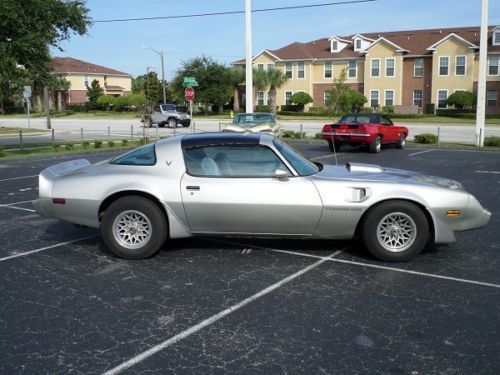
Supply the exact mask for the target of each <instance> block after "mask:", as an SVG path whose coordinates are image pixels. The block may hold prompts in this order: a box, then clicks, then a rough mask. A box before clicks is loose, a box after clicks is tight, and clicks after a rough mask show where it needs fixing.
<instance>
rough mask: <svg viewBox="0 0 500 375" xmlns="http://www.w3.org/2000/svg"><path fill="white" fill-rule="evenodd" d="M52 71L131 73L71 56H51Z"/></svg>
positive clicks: (120, 74)
mask: <svg viewBox="0 0 500 375" xmlns="http://www.w3.org/2000/svg"><path fill="white" fill-rule="evenodd" d="M52 72H53V73H81V74H106V75H116V76H127V77H130V76H131V75H130V74H128V73H123V72H120V71H119V70H115V69H111V68H106V67H105V66H101V65H96V64H92V63H88V62H86V61H82V60H78V59H74V58H72V57H53V58H52Z"/></svg>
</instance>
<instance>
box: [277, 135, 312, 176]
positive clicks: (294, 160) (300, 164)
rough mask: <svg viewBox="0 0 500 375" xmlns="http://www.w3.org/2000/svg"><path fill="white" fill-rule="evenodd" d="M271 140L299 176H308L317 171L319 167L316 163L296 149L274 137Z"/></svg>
mask: <svg viewBox="0 0 500 375" xmlns="http://www.w3.org/2000/svg"><path fill="white" fill-rule="evenodd" d="M273 142H274V145H275V146H276V148H277V149H278V150H279V152H280V153H281V154H282V155H283V156H284V157H285V159H286V160H287V161H288V162H289V163H290V164H291V165H292V167H293V169H295V171H296V172H297V173H298V174H299V175H300V176H310V175H312V174H314V173H316V172H318V171H319V167H318V166H317V165H316V164H314V163H313V162H311V161H309V160H308V159H306V158H305V157H303V156H302V155H301V154H299V153H298V152H297V151H296V150H294V149H293V148H291V147H290V146H288V145H286V144H285V143H283V142H281V141H280V140H279V139H277V138H275V139H274V140H273Z"/></svg>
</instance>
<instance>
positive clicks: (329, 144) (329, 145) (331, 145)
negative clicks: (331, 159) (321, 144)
mask: <svg viewBox="0 0 500 375" xmlns="http://www.w3.org/2000/svg"><path fill="white" fill-rule="evenodd" d="M341 146H342V143H340V142H335V141H334V142H328V148H330V151H331V152H339V150H340V147H341ZM334 147H335V149H334Z"/></svg>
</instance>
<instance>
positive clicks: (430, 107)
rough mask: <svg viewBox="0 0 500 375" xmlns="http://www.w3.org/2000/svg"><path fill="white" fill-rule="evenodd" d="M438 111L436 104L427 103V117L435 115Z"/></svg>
mask: <svg viewBox="0 0 500 375" xmlns="http://www.w3.org/2000/svg"><path fill="white" fill-rule="evenodd" d="M435 109H436V105H435V104H434V103H427V104H426V105H425V113H426V114H427V115H433V114H434V111H435Z"/></svg>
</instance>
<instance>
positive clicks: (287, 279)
mask: <svg viewBox="0 0 500 375" xmlns="http://www.w3.org/2000/svg"><path fill="white" fill-rule="evenodd" d="M341 251H342V250H338V251H336V252H334V253H333V254H331V255H330V256H328V257H324V258H321V259H320V260H318V261H317V262H315V263H313V264H311V265H309V266H307V267H305V268H302V269H301V270H300V271H297V272H295V273H294V274H293V275H290V276H288V277H285V278H284V279H282V280H280V281H278V282H277V283H274V284H273V285H271V286H268V287H267V288H265V289H262V290H261V291H260V292H257V293H255V294H254V295H253V296H250V297H248V298H246V299H244V300H242V301H241V302H239V303H237V304H235V305H233V306H231V307H228V308H227V309H225V310H223V311H221V312H220V313H218V314H215V315H213V316H211V317H210V318H207V319H205V320H203V321H201V322H200V323H198V324H196V325H194V326H192V327H190V328H188V329H186V330H184V331H182V332H181V333H178V334H177V335H175V336H173V337H171V338H169V339H168V340H165V341H163V342H162V343H160V344H158V345H155V346H153V347H152V348H150V349H148V350H146V351H144V352H142V353H140V354H138V355H137V356H135V357H133V358H131V359H129V360H128V361H126V362H123V363H122V364H120V365H118V366H116V367H114V368H112V369H111V370H108V371H106V372H105V373H104V375H114V374H119V373H121V372H123V371H125V370H127V369H129V368H131V367H133V366H135V365H136V364H138V363H140V362H142V361H144V360H145V359H148V358H149V357H151V356H152V355H154V354H156V353H158V352H159V351H162V350H163V349H166V348H168V347H169V346H171V345H173V344H175V343H177V342H179V341H181V340H182V339H185V338H186V337H189V336H191V335H192V334H194V333H196V332H198V331H200V330H202V329H203V328H205V327H207V326H209V325H212V324H214V323H216V322H217V321H219V320H221V319H222V318H224V317H225V316H227V315H229V314H231V313H233V312H235V311H237V310H239V309H241V308H242V307H244V306H246V305H248V304H249V303H252V302H254V301H256V300H257V299H259V298H261V297H263V296H265V295H266V294H269V293H271V292H273V291H274V290H276V289H279V288H281V287H282V286H283V285H285V284H288V283H289V282H291V281H293V280H295V279H296V278H298V277H300V276H302V275H303V274H305V273H307V272H309V271H311V270H313V269H315V268H317V267H318V266H319V265H321V264H323V263H325V262H327V261H328V260H330V259H332V258H333V257H335V256H336V255H338V254H339V253H340V252H341Z"/></svg>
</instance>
